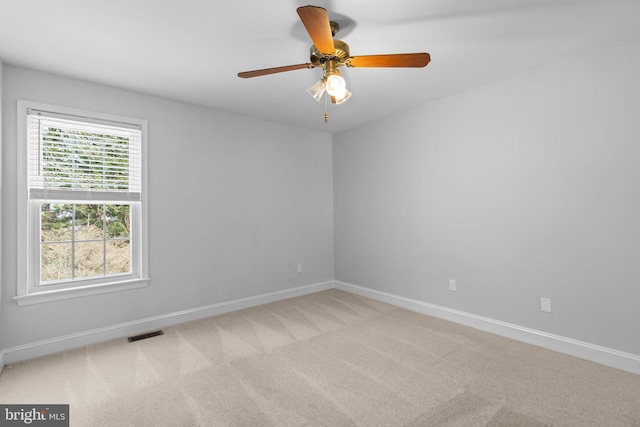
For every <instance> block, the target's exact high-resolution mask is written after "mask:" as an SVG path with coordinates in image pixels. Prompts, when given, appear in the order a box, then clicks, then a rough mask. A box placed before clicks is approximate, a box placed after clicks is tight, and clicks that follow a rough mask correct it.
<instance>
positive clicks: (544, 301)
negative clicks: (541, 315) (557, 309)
mask: <svg viewBox="0 0 640 427" xmlns="http://www.w3.org/2000/svg"><path fill="white" fill-rule="evenodd" d="M540 310H541V311H544V312H546V313H551V299H550V298H540Z"/></svg>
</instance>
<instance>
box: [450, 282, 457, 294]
mask: <svg viewBox="0 0 640 427" xmlns="http://www.w3.org/2000/svg"><path fill="white" fill-rule="evenodd" d="M449 290H450V291H454V292H455V291H456V280H455V279H449Z"/></svg>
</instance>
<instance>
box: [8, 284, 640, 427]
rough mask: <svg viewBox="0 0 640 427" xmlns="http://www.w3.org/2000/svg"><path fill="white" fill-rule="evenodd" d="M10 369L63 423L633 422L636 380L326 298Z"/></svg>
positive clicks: (334, 294)
mask: <svg viewBox="0 0 640 427" xmlns="http://www.w3.org/2000/svg"><path fill="white" fill-rule="evenodd" d="M164 332H165V335H162V336H158V337H153V338H149V339H146V340H143V341H138V342H134V343H129V342H128V341H127V340H126V339H121V340H115V341H110V342H106V343H103V344H99V345H94V346H90V347H86V348H81V349H77V350H73V351H66V352H64V353H60V354H56V355H52V356H48V357H44V358H40V359H36V360H31V361H26V362H22V363H17V364H14V365H9V366H7V367H6V368H5V370H4V371H3V373H2V375H1V376H0V403H3V404H7V403H30V404H34V403H43V404H54V403H69V404H70V419H71V425H72V426H81V427H84V426H91V427H92V426H118V427H121V426H136V427H139V426H143V427H145V426H367V427H369V426H521V427H528V426H543V425H556V426H582V427H583V426H607V427H611V426H640V376H638V375H634V374H630V373H626V372H622V371H619V370H616V369H612V368H608V367H605V366H601V365H597V364H594V363H591V362H587V361H584V360H580V359H576V358H573V357H570V356H565V355H562V354H559V353H554V352H552V351H548V350H544V349H541V348H538V347H534V346H531V345H527V344H523V343H520V342H517V341H512V340H509V339H506V338H502V337H498V336H495V335H491V334H488V333H485V332H481V331H477V330H474V329H471V328H468V327H465V326H460V325H456V324H453V323H450V322H447V321H443V320H439V319H436V318H433V317H428V316H424V315H422V314H417V313H414V312H411V311H407V310H404V309H400V308H396V307H394V306H391V305H387V304H383V303H380V302H377V301H374V300H370V299H367V298H363V297H360V296H357V295H353V294H350V293H346V292H342V291H338V290H329V291H324V292H320V293H316V294H312V295H307V296H303V297H298V298H293V299H289V300H286V301H281V302H277V303H273V304H269V305H265V306H261V307H255V308H251V309H247V310H243V311H238V312H234V313H230V314H226V315H222V316H217V317H212V318H208V319H204V320H200V321H195V322H190V323H185V324H182V325H179V326H175V327H172V328H167V329H165V330H164Z"/></svg>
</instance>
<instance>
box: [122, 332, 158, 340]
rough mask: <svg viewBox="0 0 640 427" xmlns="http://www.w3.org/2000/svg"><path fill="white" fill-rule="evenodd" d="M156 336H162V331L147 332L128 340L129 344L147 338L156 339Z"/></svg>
mask: <svg viewBox="0 0 640 427" xmlns="http://www.w3.org/2000/svg"><path fill="white" fill-rule="evenodd" d="M158 335H164V332H162V331H155V332H147V333H146V334H140V335H135V336H133V337H129V338H128V340H129V342H134V341H140V340H146V339H147V338H151V337H157V336H158Z"/></svg>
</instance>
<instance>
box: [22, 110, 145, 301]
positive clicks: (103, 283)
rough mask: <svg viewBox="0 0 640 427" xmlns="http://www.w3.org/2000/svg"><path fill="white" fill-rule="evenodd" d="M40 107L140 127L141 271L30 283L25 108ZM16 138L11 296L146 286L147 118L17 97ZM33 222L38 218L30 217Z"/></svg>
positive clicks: (50, 296) (54, 296) (54, 297)
mask: <svg viewBox="0 0 640 427" xmlns="http://www.w3.org/2000/svg"><path fill="white" fill-rule="evenodd" d="M28 109H34V110H42V111H52V112H58V113H60V114H65V115H71V116H78V117H87V118H90V119H98V120H105V121H110V122H121V123H130V124H136V125H139V126H140V128H141V130H142V138H141V150H142V165H141V166H142V171H141V174H142V189H141V190H142V195H141V202H142V203H141V212H140V222H141V224H140V227H139V229H138V232H139V233H141V235H140V236H139V240H138V241H139V242H140V248H139V253H138V254H137V256H139V260H140V269H139V270H140V271H138V272H135V277H133V278H132V276H131V275H126V276H122V277H118V276H113V277H105V278H102V279H100V280H92V281H90V284H88V285H81V284H78V285H74V286H73V287H67V288H58V289H53V288H50V289H42V288H40V287H38V289H35V288H34V287H33V286H32V284H33V283H34V281H35V279H34V278H33V277H32V276H31V277H30V275H33V274H34V271H33V269H32V268H30V267H29V265H30V263H29V257H33V256H36V255H34V254H30V253H29V241H30V240H29V239H32V238H33V237H32V233H34V232H38V233H39V230H37V231H36V230H29V229H28V227H29V221H28V215H30V212H32V210H30V209H29V206H28V205H29V203H30V201H29V200H28V179H27V161H28V159H27V132H26V128H27V110H28ZM17 121H18V129H17V138H18V195H17V198H18V200H17V202H18V203H17V205H18V206H17V211H18V218H17V226H18V230H17V232H18V243H17V254H18V275H17V278H18V283H17V295H16V296H15V297H14V298H13V299H14V301H16V303H17V304H18V305H30V304H38V303H45V302H50V301H59V300H64V299H69V298H78V297H85V296H89V295H98V294H104V293H108V292H117V291H123V290H129V289H136V288H141V287H145V286H147V285H148V284H149V280H150V278H149V232H148V230H149V221H148V203H147V186H148V184H147V175H148V173H147V171H148V160H147V140H148V137H147V128H148V125H147V121H146V120H142V119H133V118H130V117H123V116H115V115H111V114H104V113H96V112H89V111H85V110H79V109H75V108H67V107H60V106H55V105H48V104H42V103H37V102H31V101H22V100H18V103H17ZM31 223H32V224H34V223H37V221H32V222H31ZM132 238H135V236H132Z"/></svg>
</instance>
